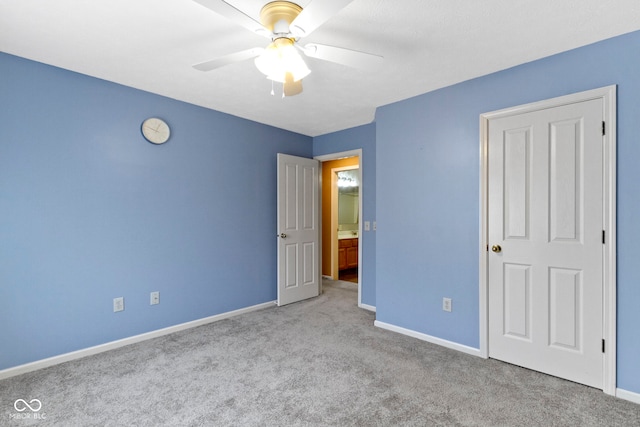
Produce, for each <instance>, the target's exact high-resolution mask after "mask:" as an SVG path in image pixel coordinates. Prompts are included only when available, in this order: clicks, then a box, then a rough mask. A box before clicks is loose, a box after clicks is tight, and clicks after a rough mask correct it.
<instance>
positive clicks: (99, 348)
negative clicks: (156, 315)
mask: <svg viewBox="0 0 640 427" xmlns="http://www.w3.org/2000/svg"><path fill="white" fill-rule="evenodd" d="M275 303H276V302H275V301H271V302H265V303H262V304H257V305H253V306H251V307H245V308H241V309H238V310H233V311H228V312H226V313H221V314H216V315H215V316H210V317H205V318H202V319H198V320H193V321H191V322H186V323H181V324H179V325H174V326H169V327H167V328H163V329H157V330H155V331H151V332H146V333H144V334H140V335H134V336H132V337H128V338H123V339H120V340H116V341H111V342H108V343H105V344H100V345H96V346H94V347H88V348H84V349H82V350H77V351H72V352H70V353H65V354H61V355H59V356H53V357H49V358H47V359H42V360H36V361H35V362H31V363H26V364H24V365H19V366H15V367H13V368H7V369H3V370H1V371H0V380H3V379H5V378H9V377H15V376H16V375H21V374H25V373H27V372H32V371H37V370H38V369H43V368H48V367H49V366H53V365H59V364H60V363H64V362H69V361H71V360H76V359H80V358H82V357H87V356H92V355H94V354H98V353H103V352H105V351H109V350H114V349H116V348H120V347H124V346H126V345H131V344H135V343H139V342H142V341H146V340H150V339H153V338H157V337H161V336H163V335H168V334H172V333H174V332H179V331H183V330H185V329H190V328H195V327H197V326H202V325H206V324H208V323H213V322H217V321H220V320H224V319H228V318H230V317H234V316H238V315H240V314H244V313H249V312H252V311H256V310H261V309H263V308H268V307H272V306H273V305H275Z"/></svg>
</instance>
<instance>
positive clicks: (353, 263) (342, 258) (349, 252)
mask: <svg viewBox="0 0 640 427" xmlns="http://www.w3.org/2000/svg"><path fill="white" fill-rule="evenodd" d="M356 267H358V239H340V240H338V270H346V269H348V268H356Z"/></svg>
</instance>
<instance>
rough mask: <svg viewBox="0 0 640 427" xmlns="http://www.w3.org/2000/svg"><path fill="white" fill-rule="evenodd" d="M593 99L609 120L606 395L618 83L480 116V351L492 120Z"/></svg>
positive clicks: (612, 367)
mask: <svg viewBox="0 0 640 427" xmlns="http://www.w3.org/2000/svg"><path fill="white" fill-rule="evenodd" d="M591 99H602V100H603V104H604V111H603V117H604V121H605V123H606V133H605V135H604V137H603V142H604V145H603V150H604V151H603V153H604V159H603V163H604V171H603V188H604V192H603V198H604V201H603V209H604V212H603V213H604V224H603V227H604V230H605V232H606V239H605V245H604V254H603V267H604V270H603V286H604V292H603V296H604V297H603V316H604V317H603V338H604V339H605V340H606V352H605V353H604V363H603V391H604V392H605V393H606V394H610V395H614V394H615V393H616V372H617V367H616V353H617V345H616V311H617V306H616V287H617V282H616V280H617V279H616V258H617V254H616V186H617V184H616V141H617V139H616V129H617V116H616V115H617V113H616V86H615V85H612V86H607V87H602V88H598V89H593V90H588V91H585V92H580V93H575V94H571V95H566V96H561V97H558V98H553V99H549V100H544V101H539V102H534V103H531V104H526V105H520V106H517V107H513V108H507V109H504V110H499V111H493V112H490V113H485V114H481V115H480V227H481V230H480V243H481V244H480V269H479V270H480V271H479V273H480V274H479V286H480V293H479V296H480V311H479V313H480V354H481V355H482V357H488V355H489V342H488V337H489V321H488V317H487V310H488V304H489V298H488V297H489V293H488V283H489V282H488V274H489V268H488V264H487V262H488V257H487V245H488V244H489V241H488V235H487V233H488V231H489V228H488V222H487V221H488V202H487V198H488V180H487V176H488V173H489V171H488V162H487V153H488V145H489V137H488V129H489V121H490V120H491V119H497V118H501V117H507V116H512V115H517V114H522V113H528V112H532V111H537V110H541V109H545V108H552V107H559V106H562V105H568V104H574V103H577V102H583V101H588V100H591Z"/></svg>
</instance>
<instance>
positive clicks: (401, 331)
mask: <svg viewBox="0 0 640 427" xmlns="http://www.w3.org/2000/svg"><path fill="white" fill-rule="evenodd" d="M373 324H374V325H375V326H377V327H378V328H381V329H386V330H388V331H391V332H397V333H399V334H402V335H407V336H409V337H412V338H417V339H419V340H422V341H427V342H430V343H432V344H437V345H440V346H442V347H446V348H450V349H452V350H457V351H461V352H463V353H467V354H470V355H472V356H479V357H480V356H481V354H480V350H478V349H477V348H473V347H469V346H466V345H462V344H458V343H455V342H452V341H447V340H443V339H442V338H437V337H433V336H431V335H427V334H423V333H422V332H416V331H413V330H411V329H406V328H402V327H400V326H395V325H391V324H389V323H385V322H381V321H379V320H376V321H375V322H373Z"/></svg>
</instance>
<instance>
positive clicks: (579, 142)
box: [488, 99, 603, 388]
mask: <svg viewBox="0 0 640 427" xmlns="http://www.w3.org/2000/svg"><path fill="white" fill-rule="evenodd" d="M602 120H603V103H602V100H601V99H594V100H589V101H584V102H578V103H574V104H570V105H564V106H559V107H554V108H547V109H543V110H540V111H534V112H528V113H523V114H519V115H513V116H508V117H503V118H496V119H492V120H490V122H489V144H488V165H489V168H488V170H489V173H488V188H489V189H488V243H489V255H488V265H489V267H488V269H489V270H488V276H489V277H488V281H489V289H488V292H489V309H488V310H489V311H488V319H489V356H490V357H492V358H496V359H500V360H504V361H507V362H510V363H514V364H517V365H520V366H524V367H527V368H530V369H534V370H537V371H541V372H545V373H548V374H551V375H555V376H559V377H562V378H566V379H569V380H572V381H576V382H579V383H583V384H587V385H590V386H593V387H598V388H603V353H602V338H603V242H602V230H603V182H602V180H603V137H602Z"/></svg>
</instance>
